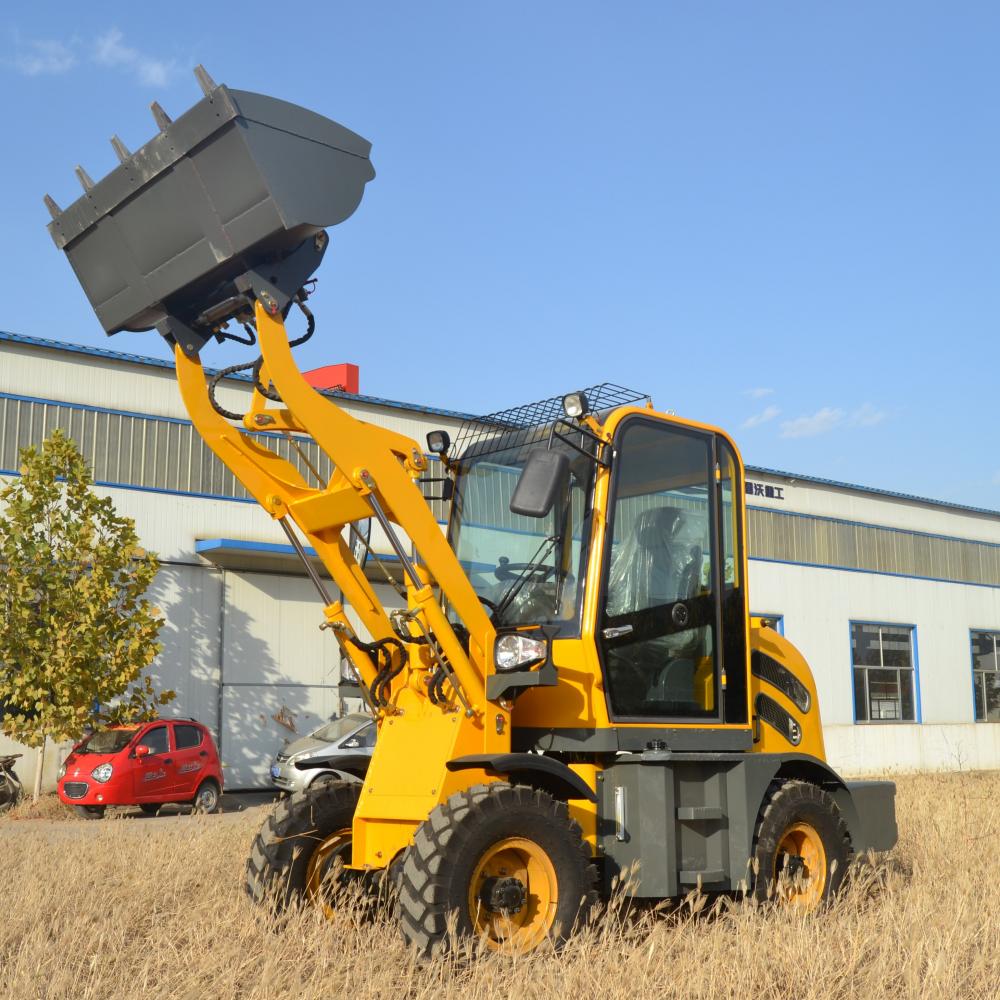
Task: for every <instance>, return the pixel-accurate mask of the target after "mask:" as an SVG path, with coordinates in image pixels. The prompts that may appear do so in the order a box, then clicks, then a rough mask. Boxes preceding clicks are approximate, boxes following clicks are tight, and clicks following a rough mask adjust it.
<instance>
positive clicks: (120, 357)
mask: <svg viewBox="0 0 1000 1000" xmlns="http://www.w3.org/2000/svg"><path fill="white" fill-rule="evenodd" d="M2 341H8V342H9V343H13V344H24V345H26V346H29V347H42V348H46V349H48V350H53V351H64V352H66V353H67V354H84V355H89V356H90V357H95V358H106V359H108V360H110V361H124V362H127V363H129V364H134V365H145V366H147V367H152V368H167V369H170V370H173V367H174V365H173V363H172V362H170V361H164V360H162V359H160V358H148V357H145V356H144V355H141V354H128V353H126V352H124V351H111V350H108V349H107V348H106V347H88V346H86V345H84V344H71V343H68V342H66V341H61V340H47V339H45V338H44V337H29V336H27V335H25V334H22V333H11V332H10V331H8V330H0V342H2ZM217 370H218V369H212V368H206V369H205V371H206V373H207V374H209V375H214V374H215V373H216V371H217ZM227 377H228V378H232V379H236V380H237V381H240V382H249V381H250V376H249V375H229V376H227ZM323 394H324V395H325V396H331V397H333V398H334V399H346V400H348V401H354V402H358V403H368V404H369V405H371V406H386V407H391V408H392V409H396V410H411V411H412V412H414V413H433V414H434V415H435V416H440V417H451V418H453V419H455V420H475V419H476V417H475V415H474V414H471V413H462V412H461V411H459V410H445V409H442V408H441V407H437V406H425V405H423V404H420V403H403V402H400V401H398V400H395V399H382V398H381V397H379V396H362V395H360V394H358V395H354V394H353V393H349V392H337V391H336V390H330V389H328V390H325V391H324V392H323ZM746 471H747V474H751V473H757V474H758V475H764V476H780V477H781V478H783V479H797V480H799V481H800V482H803V483H815V484H816V485H818V486H832V487H834V488H835V489H841V490H854V491H855V492H857V493H868V494H871V495H872V496H881V497H888V498H891V499H893V500H906V501H908V502H910V503H922V504H931V505H933V506H935V507H945V508H947V509H948V510H960V511H964V512H966V513H969V514H982V515H985V516H987V517H1000V510H991V509H990V508H988V507H973V506H970V505H969V504H961V503H955V502H954V501H952V500H935V499H933V498H932V497H920V496H916V495H914V494H912V493H898V492H895V491H893V490H886V489H879V488H878V487H876V486H862V485H860V484H858V483H845V482H840V481H838V480H836V479H824V478H822V477H821V476H808V475H803V474H801V473H797V472H782V471H781V470H780V469H767V468H764V467H763V466H759V465H753V466H751V465H748V466H747V467H746Z"/></svg>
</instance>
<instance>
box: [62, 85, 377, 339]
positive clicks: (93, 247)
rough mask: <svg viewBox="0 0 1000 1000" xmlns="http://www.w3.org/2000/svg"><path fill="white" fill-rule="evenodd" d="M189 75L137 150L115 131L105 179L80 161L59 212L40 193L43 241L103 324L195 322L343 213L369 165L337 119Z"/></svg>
mask: <svg viewBox="0 0 1000 1000" xmlns="http://www.w3.org/2000/svg"><path fill="white" fill-rule="evenodd" d="M199 79H200V80H202V81H203V88H204V89H205V91H206V96H205V98H204V99H203V100H201V101H199V102H198V103H197V104H196V105H195V106H194V107H193V108H191V109H190V110H189V111H187V112H186V113H185V114H183V115H182V116H181V117H179V118H178V119H177V120H176V121H173V122H171V121H169V119H167V118H166V116H165V115H164V114H163V112H162V111H161V110H160V109H159V107H158V106H156V105H154V114H155V115H157V120H158V124H160V125H161V126H163V127H162V129H161V131H160V133H159V134H158V135H157V136H156V137H155V138H153V139H152V140H151V141H149V142H148V143H146V145H144V146H143V147H142V148H141V149H139V150H137V151H136V152H135V153H132V154H130V153H128V151H127V150H125V149H124V147H123V146H122V145H121V143H120V142H118V141H117V140H113V142H114V143H115V148H116V150H117V151H118V153H119V157H120V159H121V160H122V162H121V165H120V166H118V167H116V168H115V169H114V170H112V171H111V173H110V174H108V175H107V176H106V177H105V178H103V180H100V181H98V182H97V183H96V184H95V183H93V182H91V181H90V179H89V178H88V177H87V176H86V174H85V173H84V172H83V171H82V170H78V174H79V176H80V180H81V182H82V183H83V185H84V189H85V193H84V195H83V196H82V197H81V198H79V199H77V201H75V202H74V203H73V204H72V205H70V206H69V207H68V208H67V209H66V210H65V211H60V210H59V208H58V206H56V205H55V203H54V202H52V201H51V199H48V198H47V199H46V202H47V204H48V205H49V210H50V211H51V212H52V215H53V220H52V222H51V223H50V224H49V232H50V233H51V235H52V239H53V240H54V241H55V243H56V246H58V247H59V248H60V249H62V250H65V252H66V256H67V257H68V258H69V262H70V264H71V265H72V266H73V270H74V271H75V272H76V276H77V278H78V279H79V281H80V284H81V285H82V286H83V289H84V291H85V292H86V293H87V297H88V299H90V303H91V305H92V306H93V307H94V311H95V312H96V313H97V316H98V319H100V321H101V325H102V326H103V327H104V329H105V330H106V331H107V332H108V333H109V334H111V333H117V332H118V331H120V330H148V329H150V328H152V327H153V326H154V325H156V324H157V323H160V322H162V321H164V320H166V319H167V318H168V317H173V318H175V319H178V320H180V321H181V322H182V323H184V324H194V323H196V321H197V318H198V317H199V316H201V315H202V314H203V313H205V311H206V310H209V309H211V307H213V306H216V305H218V303H220V302H224V301H225V300H226V299H228V298H230V297H231V296H234V295H236V294H237V290H236V288H235V286H234V284H233V282H234V279H236V278H237V277H238V276H240V275H242V274H245V273H246V272H248V271H254V270H256V271H258V272H259V273H261V274H265V275H266V274H267V272H268V268H269V267H272V268H273V267H274V266H275V265H276V264H278V263H280V262H281V261H282V259H283V258H285V257H287V256H288V255H289V254H290V253H291V252H292V251H293V250H295V249H296V247H298V246H300V245H301V244H302V243H303V241H305V240H307V239H308V238H309V237H312V236H314V235H315V234H317V233H319V232H320V231H321V230H323V229H324V228H326V227H328V226H335V225H337V224H338V223H340V222H343V221H344V220H345V219H346V218H348V217H349V216H350V215H351V213H353V212H354V210H355V209H356V208H357V207H358V204H359V203H360V201H361V197H362V195H363V194H364V189H365V184H366V183H367V182H368V181H370V180H371V179H372V178H373V177H374V176H375V171H374V168H373V167H372V164H371V161H370V160H369V152H370V150H371V143H369V142H367V141H366V140H365V139H363V138H361V136H359V135H357V134H356V133H354V132H351V131H350V130H349V129H346V128H344V127H343V126H342V125H338V124H337V123H336V122H333V121H330V119H328V118H324V117H323V116H322V115H318V114H315V113H314V112H312V111H307V110H306V109H305V108H301V107H299V106H297V105H295V104H289V103H287V102H286V101H279V100H276V99H275V98H273V97H265V96H263V95H261V94H251V93H248V92H246V91H241V90H230V89H229V88H228V87H225V86H218V87H216V86H215V85H214V84H212V83H211V81H210V80H208V77H207V75H204V73H203V71H201V75H199ZM205 81H207V83H206V82H205ZM319 244H320V241H317V246H319ZM322 248H323V249H325V240H324V241H322ZM321 256H322V250H320V251H319V256H318V257H317V258H316V264H317V265H318V263H319V257H321Z"/></svg>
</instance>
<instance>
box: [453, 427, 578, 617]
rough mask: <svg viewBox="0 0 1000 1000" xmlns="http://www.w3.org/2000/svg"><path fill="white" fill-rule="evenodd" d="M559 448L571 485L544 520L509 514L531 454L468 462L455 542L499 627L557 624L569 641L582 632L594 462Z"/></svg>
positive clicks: (456, 509) (460, 484) (460, 485)
mask: <svg viewBox="0 0 1000 1000" xmlns="http://www.w3.org/2000/svg"><path fill="white" fill-rule="evenodd" d="M554 446H555V447H557V448H560V450H565V452H566V454H567V456H568V458H569V460H570V478H569V485H568V487H567V489H566V490H565V492H564V493H563V495H562V496H560V497H558V498H557V499H556V502H555V504H554V505H553V508H552V510H551V511H550V512H549V513H548V515H546V516H545V517H543V518H534V517H524V516H521V515H519V514H512V513H511V511H510V499H511V495H512V494H513V492H514V487H515V486H516V485H517V481H518V477H519V476H520V475H521V470H522V469H523V468H524V464H525V462H526V461H527V459H528V455H529V454H530V452H531V451H532V450H533V448H530V447H520V448H514V449H510V450H507V451H494V452H489V453H484V454H482V455H475V454H473V455H471V456H470V455H466V456H464V457H463V458H462V460H461V462H460V466H459V469H458V475H457V477H456V482H455V494H454V498H453V501H452V514H451V523H450V528H449V537H450V539H451V545H452V548H453V549H454V551H455V554H456V555H457V556H458V561H459V562H460V563H461V564H462V568H463V569H464V570H465V572H466V575H467V576H468V577H469V579H470V581H471V582H472V586H473V587H474V588H475V591H476V593H477V594H479V596H480V598H481V599H482V601H483V603H484V604H485V605H486V607H487V608H488V610H489V611H490V613H491V615H492V617H493V620H494V623H495V624H497V625H548V624H552V625H557V626H559V632H560V634H563V635H571V634H573V633H574V631H578V629H579V619H580V604H581V598H582V589H583V588H582V585H581V581H582V578H583V572H584V569H585V553H586V547H585V546H584V544H583V538H584V536H585V534H586V532H587V529H588V528H589V515H590V502H589V501H590V487H591V482H592V479H593V469H594V462H593V459H592V458H590V457H588V456H586V455H582V454H580V453H579V452H577V451H575V450H573V449H572V448H570V447H568V446H565V445H562V444H561V443H560V442H559V441H558V440H557V441H555V442H554ZM538 447H543V448H544V447H545V445H544V444H542V445H538V444H536V445H534V448H538Z"/></svg>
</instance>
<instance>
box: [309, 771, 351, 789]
mask: <svg viewBox="0 0 1000 1000" xmlns="http://www.w3.org/2000/svg"><path fill="white" fill-rule="evenodd" d="M335 781H343V778H340V777H338V776H337V775H336V774H318V775H316V777H315V778H313V780H312V781H310V782H309V787H310V788H321V787H323V786H324V785H332V784H333V783H334V782H335Z"/></svg>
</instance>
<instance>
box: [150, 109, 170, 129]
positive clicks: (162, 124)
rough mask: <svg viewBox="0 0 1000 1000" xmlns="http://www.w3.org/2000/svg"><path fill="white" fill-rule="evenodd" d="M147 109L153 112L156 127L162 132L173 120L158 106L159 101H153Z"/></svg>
mask: <svg viewBox="0 0 1000 1000" xmlns="http://www.w3.org/2000/svg"><path fill="white" fill-rule="evenodd" d="M149 110H150V111H152V112H153V118H154V120H155V121H156V127H157V128H158V129H159V130H160V131H161V132H162V131H163V130H164V129H165V128H166V127H167V126H168V125H169V124H170V123H171V121H172V120H173V119H172V118H171V117H170V115H168V114H167V113H166V111H164V110H163V108H161V107H160V102H159V101H153V103H152V104H150V106H149Z"/></svg>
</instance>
